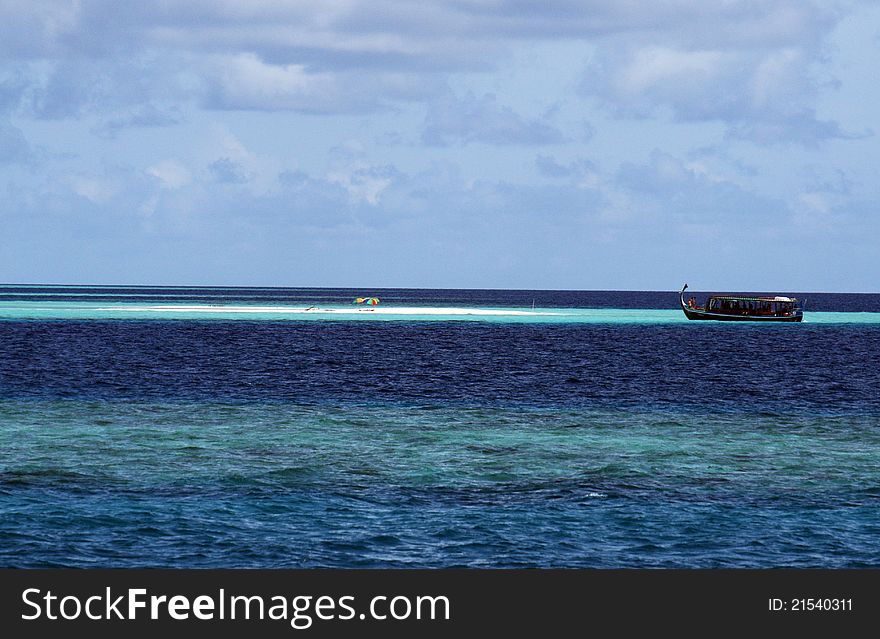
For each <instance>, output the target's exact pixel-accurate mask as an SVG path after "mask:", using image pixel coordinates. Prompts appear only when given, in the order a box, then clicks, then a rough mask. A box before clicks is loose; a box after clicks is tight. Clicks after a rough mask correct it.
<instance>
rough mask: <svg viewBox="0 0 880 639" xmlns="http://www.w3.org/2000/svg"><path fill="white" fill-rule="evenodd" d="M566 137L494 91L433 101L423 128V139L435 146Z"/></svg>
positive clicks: (548, 140) (551, 140)
mask: <svg viewBox="0 0 880 639" xmlns="http://www.w3.org/2000/svg"><path fill="white" fill-rule="evenodd" d="M563 139H564V138H563V136H562V134H561V133H560V132H559V130H558V129H556V128H555V127H553V126H551V125H549V124H547V123H546V122H542V121H541V120H534V119H533V120H526V119H524V118H523V117H522V116H520V115H518V114H517V113H516V112H514V111H513V109H511V108H510V107H507V106H503V105H501V104H498V101H497V99H496V97H495V96H494V95H492V94H486V95H483V96H482V97H477V96H475V95H474V94H473V93H468V94H466V95H465V96H464V97H462V98H455V97H453V96H451V95H449V96H447V97H446V98H444V99H442V100H438V101H434V102H432V103H431V104H430V105H429V107H428V113H427V116H426V117H425V125H424V130H423V132H422V141H423V142H424V143H425V144H429V145H435V146H445V145H449V144H453V143H455V142H459V143H462V144H467V143H470V142H482V143H485V144H498V145H510V144H525V145H541V144H556V143H559V142H562V141H563Z"/></svg>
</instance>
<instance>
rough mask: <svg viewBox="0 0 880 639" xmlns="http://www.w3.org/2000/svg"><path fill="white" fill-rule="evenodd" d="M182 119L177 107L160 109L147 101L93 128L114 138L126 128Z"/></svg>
mask: <svg viewBox="0 0 880 639" xmlns="http://www.w3.org/2000/svg"><path fill="white" fill-rule="evenodd" d="M182 121H183V116H182V115H181V113H180V110H179V109H177V108H176V107H172V108H169V109H160V108H158V107H157V106H155V105H153V104H149V103H147V104H144V105H142V106H138V107H135V108H133V109H132V110H131V111H129V112H128V113H125V114H124V115H120V116H116V117H111V118H109V119H108V120H106V121H105V122H102V123H101V124H99V125H98V126H96V127H94V128H93V129H92V130H93V132H94V133H96V134H97V135H99V136H101V137H103V138H108V139H113V138H115V137H116V136H117V135H118V134H119V133H120V132H122V131H125V130H126V129H133V128H154V127H166V126H174V125H176V124H180V123H181V122H182Z"/></svg>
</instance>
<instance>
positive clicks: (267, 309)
mask: <svg viewBox="0 0 880 639" xmlns="http://www.w3.org/2000/svg"><path fill="white" fill-rule="evenodd" d="M97 310H99V311H131V312H141V313H142V312H151V311H152V312H155V313H287V314H306V313H308V314H315V313H320V314H323V313H333V314H334V315H339V314H359V313H375V314H377V315H381V314H385V315H559V313H546V312H537V311H515V310H508V309H486V308H453V307H436V306H384V307H381V306H371V307H363V306H352V307H351V308H345V307H342V308H321V307H317V306H309V307H294V306H222V305H208V304H201V305H177V304H168V305H157V306H122V305H120V306H108V307H104V308H99V309H97Z"/></svg>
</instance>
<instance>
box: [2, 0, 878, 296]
mask: <svg viewBox="0 0 880 639" xmlns="http://www.w3.org/2000/svg"><path fill="white" fill-rule="evenodd" d="M0 60H2V62H0V282H8V283H15V282H18V283H23V282H31V283H36V282H45V283H49V282H52V283H99V284H100V283H107V284H112V283H131V284H206V285H211V284H213V285H268V286H376V287H379V286H413V287H475V288H476V287H478V288H483V287H492V288H494V287H497V288H556V289H563V288H568V289H659V290H671V289H677V288H678V287H679V286H680V285H681V284H682V283H683V282H684V281H685V280H687V281H689V282H690V283H691V285H692V286H696V287H698V288H703V289H724V288H728V289H734V290H778V291H834V290H836V291H880V242H878V240H880V210H878V205H880V140H878V133H880V125H878V122H877V119H878V115H880V82H878V80H877V78H878V75H877V69H878V68H880V6H878V5H877V3H871V2H857V1H855V0H853V1H841V2H834V1H831V0H826V1H821V2H820V1H815V2H813V1H811V0H717V1H707V0H657V1H654V2H646V1H636V0H582V1H575V0H538V1H533V0H420V1H419V2H412V1H410V0H363V1H361V0H321V1H320V2H318V1H312V2H305V1H303V2H300V1H281V0H275V1H270V0H248V1H247V2H245V1H243V0H237V1H225V2H224V1H222V0H220V1H218V0H211V1H208V0H190V1H188V2H183V1H180V2H172V1H170V0H166V1H158V0H157V1H149V0H141V1H140V2H137V3H135V2H119V1H117V0H81V1H78V2H77V1H53V0H31V1H29V2H20V1H16V0H0Z"/></svg>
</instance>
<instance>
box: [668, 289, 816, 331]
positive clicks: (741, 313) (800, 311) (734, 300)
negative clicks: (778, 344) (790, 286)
mask: <svg viewBox="0 0 880 639" xmlns="http://www.w3.org/2000/svg"><path fill="white" fill-rule="evenodd" d="M687 287H688V285H687V284H685V285H684V286H683V287H682V289H681V292H680V293H679V295H678V296H679V301H680V302H681V310H682V311H684V314H685V316H687V318H688V319H691V320H720V321H722V322H800V321H801V320H803V319H804V307H803V304H801V303H800V302H799V301H798V300H797V299H795V298H793V297H785V296H781V295H776V296H773V297H742V296H739V295H711V296H709V298H708V299H707V300H706V303H705V304H704V305H703V306H699V305H698V304H697V300H696V298H695V297H693V296H692V297H691V298H690V299H688V300H687V301H685V299H684V292H685V290H687Z"/></svg>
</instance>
